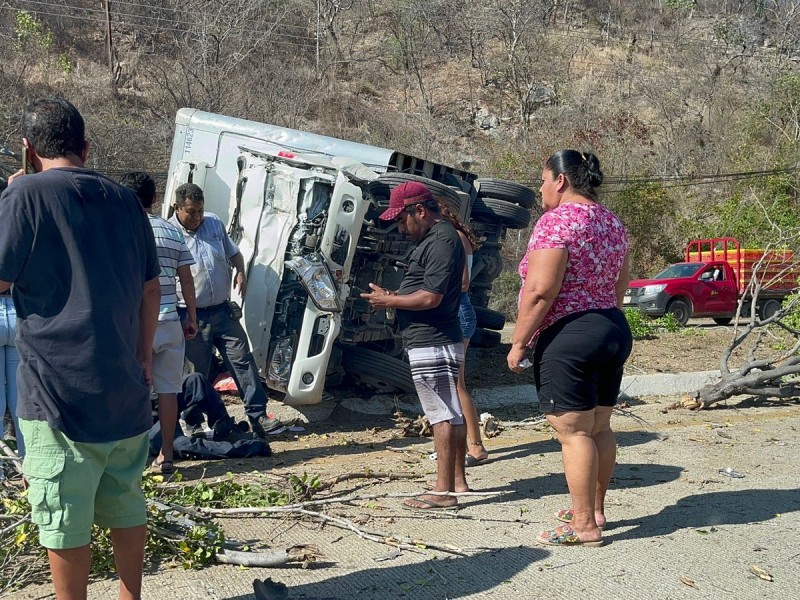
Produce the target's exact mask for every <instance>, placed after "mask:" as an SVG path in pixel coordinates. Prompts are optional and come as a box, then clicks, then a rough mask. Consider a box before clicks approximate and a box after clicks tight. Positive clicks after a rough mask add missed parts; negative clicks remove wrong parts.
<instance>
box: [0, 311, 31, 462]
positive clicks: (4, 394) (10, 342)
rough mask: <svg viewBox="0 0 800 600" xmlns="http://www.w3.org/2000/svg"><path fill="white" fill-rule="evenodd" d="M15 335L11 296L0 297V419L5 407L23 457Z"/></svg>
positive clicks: (23, 445)
mask: <svg viewBox="0 0 800 600" xmlns="http://www.w3.org/2000/svg"><path fill="white" fill-rule="evenodd" d="M16 335H17V311H16V309H15V308H14V301H13V300H12V299H11V296H0V418H2V417H3V415H5V414H6V407H8V410H9V412H10V413H11V418H12V419H14V429H15V430H16V432H17V449H18V452H19V455H20V456H24V455H25V444H24V443H23V441H22V432H21V431H20V430H19V421H18V420H17V367H18V366H19V352H17V346H16V345H15V343H14V338H15V337H16Z"/></svg>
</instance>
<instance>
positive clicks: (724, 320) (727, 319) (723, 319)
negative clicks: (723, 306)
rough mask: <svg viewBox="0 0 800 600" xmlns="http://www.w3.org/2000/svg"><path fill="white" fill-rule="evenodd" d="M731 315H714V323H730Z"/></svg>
mask: <svg viewBox="0 0 800 600" xmlns="http://www.w3.org/2000/svg"><path fill="white" fill-rule="evenodd" d="M731 321H733V317H714V323H716V324H717V325H730V322H731Z"/></svg>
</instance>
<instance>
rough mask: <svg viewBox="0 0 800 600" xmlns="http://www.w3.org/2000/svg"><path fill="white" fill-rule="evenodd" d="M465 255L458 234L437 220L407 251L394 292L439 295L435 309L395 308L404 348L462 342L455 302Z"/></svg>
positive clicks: (446, 223) (459, 290) (450, 226)
mask: <svg viewBox="0 0 800 600" xmlns="http://www.w3.org/2000/svg"><path fill="white" fill-rule="evenodd" d="M465 261H466V255H465V253H464V246H463V245H462V244H461V240H460V239H459V238H458V233H457V232H456V229H455V227H453V226H452V225H451V224H450V223H449V222H447V221H444V220H442V221H438V222H436V223H434V225H433V226H432V227H431V228H430V229H429V230H428V233H427V234H426V235H425V237H424V238H422V241H421V242H420V243H419V245H418V246H417V247H416V248H415V249H414V251H413V252H412V253H411V262H410V264H409V266H408V271H406V275H405V277H404V278H403V283H402V284H400V289H399V290H397V293H398V295H405V294H411V293H412V292H416V291H417V290H425V291H428V292H432V293H434V294H443V297H442V301H441V302H440V303H439V306H437V307H436V308H431V309H428V310H403V309H400V308H398V309H397V320H398V323H399V325H400V330H401V331H402V334H403V342H404V343H405V346H406V348H426V347H429V346H444V345H447V344H455V343H458V342H461V341H463V338H462V336H461V323H460V322H459V320H458V305H459V302H460V299H461V276H462V273H463V272H464V263H465Z"/></svg>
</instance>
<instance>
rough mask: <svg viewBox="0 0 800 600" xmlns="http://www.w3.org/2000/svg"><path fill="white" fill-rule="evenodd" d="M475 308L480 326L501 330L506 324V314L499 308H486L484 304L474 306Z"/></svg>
mask: <svg viewBox="0 0 800 600" xmlns="http://www.w3.org/2000/svg"><path fill="white" fill-rule="evenodd" d="M472 308H474V309H475V316H476V317H477V319H478V327H485V328H486V329H496V330H500V329H502V328H503V327H505V325H506V316H505V315H504V314H503V313H501V312H500V311H497V310H492V309H491V308H484V307H483V306H473V307H472Z"/></svg>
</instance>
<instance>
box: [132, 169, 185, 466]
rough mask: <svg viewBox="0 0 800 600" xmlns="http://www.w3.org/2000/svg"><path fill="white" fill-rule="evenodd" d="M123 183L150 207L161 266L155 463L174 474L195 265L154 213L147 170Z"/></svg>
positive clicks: (156, 343)
mask: <svg viewBox="0 0 800 600" xmlns="http://www.w3.org/2000/svg"><path fill="white" fill-rule="evenodd" d="M120 183H121V184H122V185H124V186H126V187H128V188H130V189H131V190H133V191H134V192H135V193H136V196H137V197H138V198H139V202H141V203H142V206H143V207H144V209H145V211H147V212H148V217H149V219H150V226H151V227H152V228H153V236H154V237H155V240H156V250H157V251H158V263H159V265H160V266H161V274H160V275H159V283H160V284H161V306H160V307H159V312H158V328H157V329H156V336H155V339H154V340H153V391H154V392H156V394H158V420H159V422H160V423H161V436H162V441H161V452H160V453H159V455H158V457H157V458H156V459H155V461H154V462H153V467H154V468H156V469H158V470H160V471H161V473H162V474H164V475H168V474H170V473H172V472H173V471H174V470H175V467H174V465H173V459H174V457H173V443H174V439H175V424H176V423H177V422H178V397H177V394H178V392H180V391H181V389H182V382H183V359H184V356H185V341H184V340H185V339H187V340H188V339H192V338H193V337H194V336H195V335H197V310H196V303H195V294H194V280H193V278H192V271H191V265H193V264H194V258H192V255H191V253H190V252H189V249H188V247H187V246H186V241H185V240H184V238H183V234H182V233H181V231H180V230H179V229H178V228H177V227H175V226H174V225H173V224H172V223H170V222H168V221H165V220H164V219H162V218H161V217H158V216H156V215H152V214H149V212H150V210H151V209H152V207H153V202H154V200H155V197H156V184H155V182H154V181H153V179H152V178H151V177H150V176H149V175H147V174H146V173H141V172H132V173H126V174H125V175H123V176H122V178H121V179H120ZM176 281H180V284H181V293H182V295H183V298H184V300H185V302H186V312H187V318H186V320H185V321H183V323H182V322H181V319H180V317H179V315H178V310H177V303H178V294H177V289H176Z"/></svg>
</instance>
